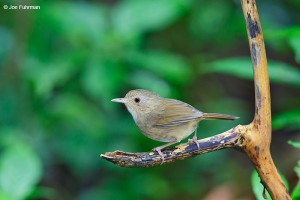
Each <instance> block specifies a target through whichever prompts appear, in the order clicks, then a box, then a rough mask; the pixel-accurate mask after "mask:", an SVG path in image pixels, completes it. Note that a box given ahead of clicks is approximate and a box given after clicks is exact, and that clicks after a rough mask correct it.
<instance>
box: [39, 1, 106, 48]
mask: <svg viewBox="0 0 300 200" xmlns="http://www.w3.org/2000/svg"><path fill="white" fill-rule="evenodd" d="M44 3H45V5H44V6H43V7H44V9H43V10H41V11H42V12H41V14H40V15H39V18H38V20H41V22H40V23H42V24H46V25H47V28H51V29H52V30H54V31H55V32H56V33H59V34H61V35H62V36H63V37H64V38H65V39H67V40H68V41H70V42H71V43H72V44H80V43H82V41H89V42H90V44H97V43H98V41H100V40H101V38H102V37H101V36H102V35H103V33H104V31H105V30H106V22H107V19H106V16H105V15H106V13H105V8H104V7H103V6H100V4H91V3H86V2H83V1H77V2H67V1H64V2H61V1H57V2H56V1H50V2H44Z"/></svg>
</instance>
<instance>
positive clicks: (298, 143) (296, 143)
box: [288, 140, 300, 149]
mask: <svg viewBox="0 0 300 200" xmlns="http://www.w3.org/2000/svg"><path fill="white" fill-rule="evenodd" d="M288 143H289V144H290V145H292V146H294V147H296V148H299V149H300V142H293V141H291V140H289V141H288Z"/></svg>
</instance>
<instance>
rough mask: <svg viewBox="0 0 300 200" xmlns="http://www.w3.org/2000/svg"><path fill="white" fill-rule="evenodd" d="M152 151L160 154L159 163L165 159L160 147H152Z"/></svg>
mask: <svg viewBox="0 0 300 200" xmlns="http://www.w3.org/2000/svg"><path fill="white" fill-rule="evenodd" d="M152 151H156V152H157V153H158V154H159V155H160V157H161V163H160V165H162V164H163V163H164V161H165V157H164V155H163V153H162V152H161V148H158V147H156V148H154V149H152Z"/></svg>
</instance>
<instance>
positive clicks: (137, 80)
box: [128, 71, 171, 96]
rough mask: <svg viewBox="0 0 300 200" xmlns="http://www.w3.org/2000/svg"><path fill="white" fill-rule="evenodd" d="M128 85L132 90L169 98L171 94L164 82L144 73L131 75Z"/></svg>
mask: <svg viewBox="0 0 300 200" xmlns="http://www.w3.org/2000/svg"><path fill="white" fill-rule="evenodd" d="M128 83H129V84H131V85H132V86H133V87H134V88H139V89H146V90H150V91H153V92H156V93H158V94H160V95H162V96H170V94H171V87H170V86H169V84H168V83H167V82H166V81H164V80H163V79H161V78H159V77H157V76H156V75H155V74H152V73H149V72H146V71H135V72H134V73H131V74H130V75H129V78H128Z"/></svg>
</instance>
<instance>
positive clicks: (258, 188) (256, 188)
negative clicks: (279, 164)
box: [251, 170, 289, 200]
mask: <svg viewBox="0 0 300 200" xmlns="http://www.w3.org/2000/svg"><path fill="white" fill-rule="evenodd" d="M279 174H280V176H281V179H282V181H283V183H284V185H285V187H286V188H287V190H289V185H288V182H287V180H286V178H285V177H284V176H283V175H282V174H281V173H279ZM260 181H261V180H260V177H259V175H258V173H257V172H256V170H254V171H253V172H252V175H251V184H252V190H253V192H254V194H255V197H256V199H257V200H265V199H264V197H263V190H264V186H263V185H262V184H261V182H260ZM266 195H267V197H268V199H269V200H272V198H271V196H270V194H269V192H268V191H267V190H266Z"/></svg>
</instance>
